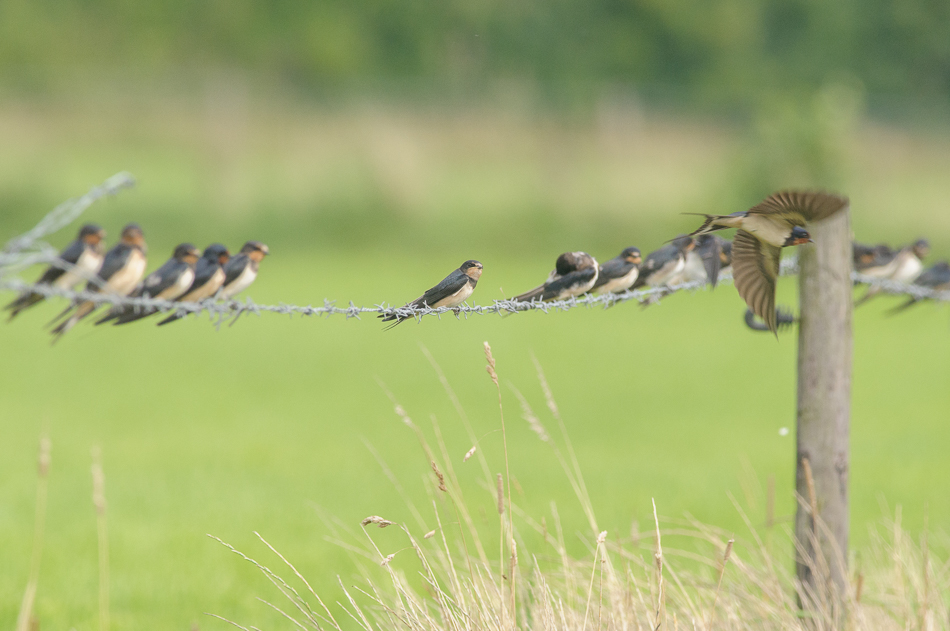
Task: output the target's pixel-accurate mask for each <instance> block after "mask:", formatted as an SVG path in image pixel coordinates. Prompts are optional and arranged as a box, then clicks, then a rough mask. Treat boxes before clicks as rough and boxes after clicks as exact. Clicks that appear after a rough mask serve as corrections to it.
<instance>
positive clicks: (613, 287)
mask: <svg viewBox="0 0 950 631" xmlns="http://www.w3.org/2000/svg"><path fill="white" fill-rule="evenodd" d="M641 262H642V259H641V258H640V250H639V249H638V248H633V247H631V248H626V249H624V250H623V252H621V253H620V254H618V255H617V256H615V257H614V258H612V259H610V260H609V261H607V262H606V263H604V264H603V265H601V266H600V270H599V271H598V272H597V282H595V283H594V288H593V289H591V290H590V292H591V293H592V294H597V295H600V294H607V293H611V294H619V293H623V292H625V291H627V290H628V289H630V288H631V287H632V286H633V283H635V282H636V280H637V276H639V275H640V263H641Z"/></svg>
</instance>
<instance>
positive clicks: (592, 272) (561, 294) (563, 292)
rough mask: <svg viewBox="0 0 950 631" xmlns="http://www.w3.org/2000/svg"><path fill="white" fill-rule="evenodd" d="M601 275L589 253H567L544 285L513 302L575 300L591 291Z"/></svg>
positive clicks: (560, 259) (559, 258)
mask: <svg viewBox="0 0 950 631" xmlns="http://www.w3.org/2000/svg"><path fill="white" fill-rule="evenodd" d="M599 275H600V266H599V265H598V264H597V259H595V258H594V257H593V256H591V255H590V254H588V253H587V252H565V253H564V254H562V255H561V256H559V257H557V261H555V263H554V270H553V271H552V272H551V273H550V274H549V275H548V279H547V280H546V281H544V283H543V284H542V285H538V286H537V287H535V288H534V289H532V290H531V291H526V292H525V293H523V294H520V295H517V296H515V297H514V298H512V300H515V301H517V302H531V301H533V300H538V301H542V302H550V301H552V300H567V299H568V298H574V297H576V296H580V295H581V294H584V293H586V292H588V291H590V290H591V289H592V288H593V287H594V285H595V283H596V282H597V277H598V276H599Z"/></svg>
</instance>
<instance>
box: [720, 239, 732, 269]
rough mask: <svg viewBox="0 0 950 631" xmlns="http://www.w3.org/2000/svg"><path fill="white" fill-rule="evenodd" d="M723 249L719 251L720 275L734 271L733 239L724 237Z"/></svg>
mask: <svg viewBox="0 0 950 631" xmlns="http://www.w3.org/2000/svg"><path fill="white" fill-rule="evenodd" d="M720 245H721V246H722V249H721V250H720V251H719V275H720V276H722V275H723V274H726V273H729V274H731V273H732V241H730V240H729V239H723V240H722V242H721V244H720Z"/></svg>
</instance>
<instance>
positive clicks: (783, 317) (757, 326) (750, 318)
mask: <svg viewBox="0 0 950 631" xmlns="http://www.w3.org/2000/svg"><path fill="white" fill-rule="evenodd" d="M795 321H796V319H795V316H794V315H792V312H791V311H788V310H786V309H783V308H782V307H779V308H778V309H777V310H776V312H775V322H776V325H777V326H778V328H779V329H787V328H788V327H790V326H792V325H793V324H795ZM745 325H746V326H747V327H749V328H750V329H752V330H753V331H768V330H769V326H768V325H767V324H765V323H764V322H760V321H759V320H757V319H756V317H755V314H754V313H752V309H748V308H747V309H746V310H745Z"/></svg>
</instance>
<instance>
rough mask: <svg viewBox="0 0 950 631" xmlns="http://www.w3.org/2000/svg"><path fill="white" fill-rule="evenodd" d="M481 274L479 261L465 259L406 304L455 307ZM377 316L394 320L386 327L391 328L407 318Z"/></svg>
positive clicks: (410, 305)
mask: <svg viewBox="0 0 950 631" xmlns="http://www.w3.org/2000/svg"><path fill="white" fill-rule="evenodd" d="M481 275H482V264H481V263H479V262H478V261H473V260H469V261H465V262H464V263H462V264H461V265H460V266H459V268H458V269H457V270H455V271H454V272H452V273H451V274H449V275H448V276H446V277H445V278H443V279H442V281H441V282H440V283H439V284H438V285H436V286H435V287H433V288H431V289H429V290H428V291H426V293H424V294H422V295H421V296H419V297H418V298H416V299H415V300H413V301H412V302H410V303H408V304H407V305H406V306H407V307H430V308H433V309H438V308H439V307H449V308H454V307H457V306H459V305H460V304H462V303H463V302H465V301H466V300H468V297H469V296H471V295H472V292H473V291H475V285H477V284H478V279H479V278H481ZM379 317H380V318H382V319H383V322H391V321H392V320H395V322H393V324H392V325H390V326H389V327H388V328H392V327H394V326H396V325H397V324H399V323H401V322H403V321H404V320H408V319H409V318H407V317H400V316H397V315H395V314H389V315H385V314H380V315H379Z"/></svg>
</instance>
